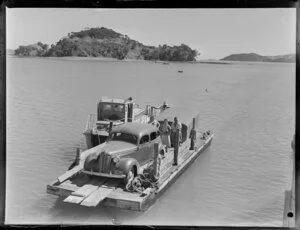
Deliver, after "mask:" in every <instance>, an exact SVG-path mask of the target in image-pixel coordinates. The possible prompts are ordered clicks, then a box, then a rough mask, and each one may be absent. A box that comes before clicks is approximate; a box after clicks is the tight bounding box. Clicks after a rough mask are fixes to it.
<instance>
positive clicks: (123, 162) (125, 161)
mask: <svg viewBox="0 0 300 230" xmlns="http://www.w3.org/2000/svg"><path fill="white" fill-rule="evenodd" d="M132 166H136V169H137V173H138V172H139V167H140V165H139V162H138V161H137V160H136V159H134V158H121V159H120V160H119V162H118V163H116V169H119V170H122V171H123V172H124V174H127V173H128V172H129V171H130V169H131V168H132Z"/></svg>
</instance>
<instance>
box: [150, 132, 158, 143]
mask: <svg viewBox="0 0 300 230" xmlns="http://www.w3.org/2000/svg"><path fill="white" fill-rule="evenodd" d="M156 137H157V133H156V132H153V133H151V134H150V141H153V140H155V139H156Z"/></svg>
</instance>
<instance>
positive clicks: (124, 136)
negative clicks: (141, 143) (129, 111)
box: [110, 132, 137, 144]
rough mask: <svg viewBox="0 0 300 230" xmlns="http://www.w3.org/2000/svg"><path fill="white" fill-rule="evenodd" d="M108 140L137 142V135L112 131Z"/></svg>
mask: <svg viewBox="0 0 300 230" xmlns="http://www.w3.org/2000/svg"><path fill="white" fill-rule="evenodd" d="M110 140H111V141H125V142H129V143H132V144H137V137H136V136H135V135H132V134H128V133H120V132H116V133H112V134H111V138H110Z"/></svg>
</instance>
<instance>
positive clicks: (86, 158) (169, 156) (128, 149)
mask: <svg viewBox="0 0 300 230" xmlns="http://www.w3.org/2000/svg"><path fill="white" fill-rule="evenodd" d="M182 112H183V111H182V110H176V109H173V108H171V109H169V110H167V111H165V112H164V113H161V114H159V115H158V116H157V117H156V118H157V121H158V122H159V123H160V125H162V123H163V122H164V120H165V119H167V120H168V121H169V123H170V124H171V121H172V120H173V118H174V116H176V117H178V118H179V121H180V122H181V125H182V126H181V134H182V135H181V143H179V135H178V134H179V130H177V131H176V135H175V141H174V143H172V144H173V146H172V147H171V148H168V149H166V148H165V146H164V145H162V143H161V138H160V136H159V135H160V132H159V130H158V129H157V128H156V127H154V126H152V125H150V124H141V123H129V124H122V125H119V126H117V127H114V128H113V129H112V131H111V132H110V137H109V138H108V140H107V141H106V142H104V143H102V144H100V145H97V146H95V147H93V148H91V149H88V150H86V151H83V152H81V153H80V154H79V156H78V157H77V160H76V162H77V163H76V165H75V166H74V167H73V168H72V169H70V170H68V171H67V172H66V173H64V174H63V175H61V176H59V177H58V178H57V180H55V181H54V182H52V183H50V184H49V185H47V193H48V194H52V195H57V196H59V197H62V198H63V202H66V203H73V204H77V205H80V206H86V207H96V206H110V207H117V208H121V209H127V210H134V211H145V210H147V209H148V208H149V207H150V206H151V205H152V204H153V203H154V202H155V200H156V199H157V198H158V197H159V196H160V195H161V194H162V193H163V192H164V191H165V190H166V189H167V188H168V187H169V186H170V185H171V184H172V183H174V182H175V181H176V179H177V178H178V177H179V176H180V175H181V174H182V173H183V172H184V171H185V170H186V169H187V168H188V167H189V166H190V165H191V164H192V163H193V162H194V160H195V159H196V158H197V157H198V156H199V155H200V154H201V153H202V152H204V151H205V149H206V148H207V147H208V146H210V144H211V142H212V139H213V136H214V135H213V134H212V132H210V131H209V130H203V129H199V128H197V126H198V120H199V115H198V114H196V115H195V116H194V115H193V114H192V113H191V112H188V111H184V112H185V113H182ZM191 118H192V119H191ZM122 134H126V135H124V137H125V136H126V138H127V139H125V138H123V137H122ZM129 134H130V135H136V139H134V140H136V141H137V142H136V143H133V142H132V140H130V141H131V142H132V143H130V144H129V139H128V135H129ZM146 136H148V137H147V138H146V139H147V140H148V142H147V140H146V139H145V138H144V137H146ZM120 138H121V139H120ZM122 138H123V139H122ZM126 141H127V142H128V143H127V142H126ZM144 141H146V142H144ZM134 145H136V146H134ZM175 157H176V162H177V164H174V162H175Z"/></svg>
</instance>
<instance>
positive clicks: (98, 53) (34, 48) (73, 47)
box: [15, 27, 199, 61]
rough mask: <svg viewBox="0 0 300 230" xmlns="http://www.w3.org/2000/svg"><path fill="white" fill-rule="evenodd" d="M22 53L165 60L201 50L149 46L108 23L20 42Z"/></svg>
mask: <svg viewBox="0 0 300 230" xmlns="http://www.w3.org/2000/svg"><path fill="white" fill-rule="evenodd" d="M15 55H18V56H40V57H68V56H77V57H109V58H117V59H142V60H162V61H195V60H196V57H197V56H198V55H199V53H198V51H197V50H193V49H191V48H190V47H189V46H187V45H185V44H181V45H179V46H169V45H162V46H161V45H160V46H159V47H155V46H147V45H144V44H142V43H140V42H138V41H135V40H133V39H131V38H129V37H128V36H127V35H123V34H120V33H117V32H115V31H113V30H111V29H107V28H104V27H101V28H91V29H86V30H82V31H80V32H72V33H69V34H68V35H67V36H66V37H63V38H62V39H60V40H59V41H58V42H57V43H56V44H53V45H51V46H49V45H48V44H43V43H41V42H38V43H36V44H33V45H27V46H19V48H18V49H16V50H15Z"/></svg>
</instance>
